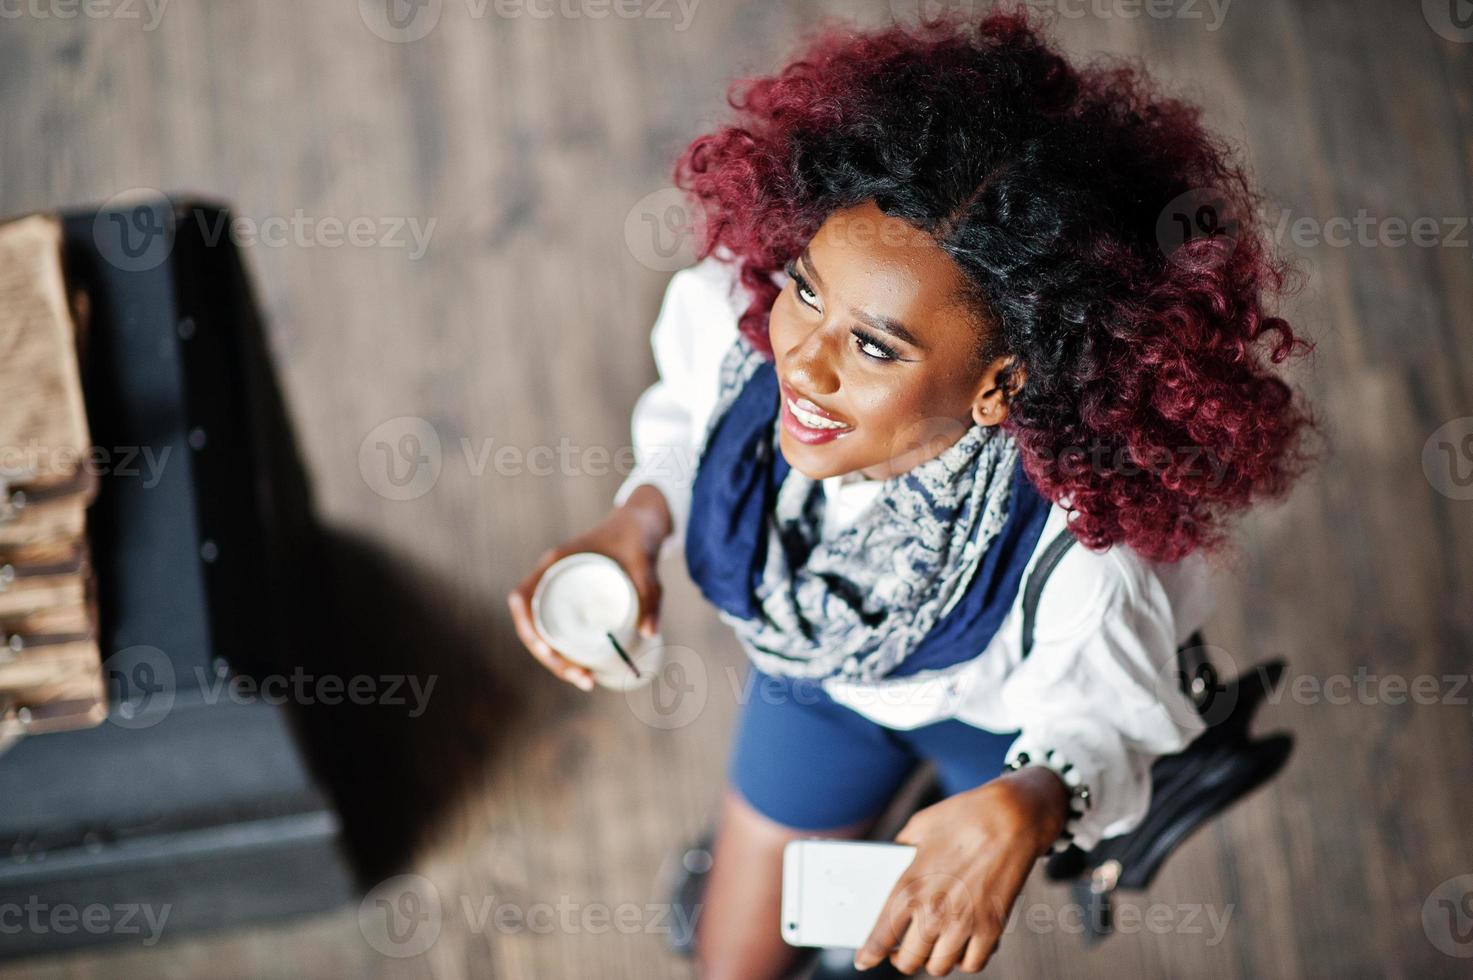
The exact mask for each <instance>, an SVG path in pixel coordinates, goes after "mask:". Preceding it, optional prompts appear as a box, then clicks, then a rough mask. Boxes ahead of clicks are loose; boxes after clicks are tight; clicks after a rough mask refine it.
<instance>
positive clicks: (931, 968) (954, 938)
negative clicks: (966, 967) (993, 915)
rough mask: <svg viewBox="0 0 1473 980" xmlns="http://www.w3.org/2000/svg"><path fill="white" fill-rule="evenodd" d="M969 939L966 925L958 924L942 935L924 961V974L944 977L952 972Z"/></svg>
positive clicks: (969, 934)
mask: <svg viewBox="0 0 1473 980" xmlns="http://www.w3.org/2000/svg"><path fill="white" fill-rule="evenodd" d="M971 938H972V937H971V929H970V928H969V924H968V923H958V924H957V925H955V926H953V927H952V928H950V929H948V930H947V931H946V932H944V933H942V935H941V938H940V939H938V940H936V945H935V946H934V947H932V949H931V955H930V956H929V957H928V958H927V959H926V972H927V973H929V974H931V976H933V977H944V976H946V975H947V974H948V973H950V972H951V971H952V970H954V969H955V968H956V965H957V961H959V960H960V959H961V958H962V953H963V951H964V950H966V948H967V945H968V942H969V940H970V939H971Z"/></svg>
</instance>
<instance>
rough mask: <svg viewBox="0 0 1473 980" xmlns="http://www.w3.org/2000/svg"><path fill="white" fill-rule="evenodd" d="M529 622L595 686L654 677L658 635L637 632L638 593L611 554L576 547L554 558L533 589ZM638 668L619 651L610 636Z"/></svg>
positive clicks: (660, 658)
mask: <svg viewBox="0 0 1473 980" xmlns="http://www.w3.org/2000/svg"><path fill="white" fill-rule="evenodd" d="M532 621H533V623H534V624H535V625H536V627H537V632H538V633H540V634H541V635H542V638H543V639H544V640H546V641H547V642H548V643H549V644H550V645H551V646H552V648H553V649H554V650H556V651H557V652H558V653H561V654H562V655H563V656H564V657H566V658H567V659H568V660H571V661H572V662H573V663H576V664H578V665H579V666H581V667H587V668H588V669H589V671H591V672H592V673H593V679H594V681H596V682H597V683H598V685H599V686H600V687H607V688H611V689H613V690H616V691H630V690H633V689H635V688H639V687H643V686H644V685H646V684H648V683H649V682H650V681H652V680H654V678H655V675H656V674H657V673H659V670H660V667H661V665H662V664H663V663H664V660H665V646H664V643H663V642H662V641H661V639H660V638H659V637H658V636H653V637H648V638H646V637H644V636H641V635H640V633H639V630H638V628H637V624H638V622H639V594H638V593H637V592H636V591H635V589H634V580H633V579H631V578H630V577H629V576H628V575H627V574H625V572H624V569H623V568H622V567H621V566H620V565H619V563H618V562H616V561H614V559H612V558H610V557H608V556H607V555H600V554H598V553H596V552H592V551H580V552H578V553H577V554H574V555H568V556H567V557H566V558H562V559H560V560H558V561H556V562H554V563H553V564H552V565H551V566H549V567H548V569H547V571H545V572H543V573H542V578H541V579H539V580H538V582H537V588H536V589H535V590H534V591H533V593H532ZM610 634H612V635H613V637H614V639H615V640H617V641H618V642H619V646H621V647H622V648H623V649H624V652H625V653H626V654H628V655H629V659H630V660H632V661H633V662H634V665H635V666H636V667H637V668H639V676H638V677H636V676H635V675H634V671H632V670H630V669H629V665H628V664H626V663H625V662H624V659H623V658H622V657H620V656H619V652H618V651H617V650H615V649H614V645H613V644H612V643H610V642H609V635H610Z"/></svg>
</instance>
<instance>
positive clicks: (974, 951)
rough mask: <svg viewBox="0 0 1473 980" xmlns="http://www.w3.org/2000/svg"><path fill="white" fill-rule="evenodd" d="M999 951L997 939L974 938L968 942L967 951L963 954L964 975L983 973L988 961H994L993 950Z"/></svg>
mask: <svg viewBox="0 0 1473 980" xmlns="http://www.w3.org/2000/svg"><path fill="white" fill-rule="evenodd" d="M995 949H997V937H996V936H993V937H992V938H990V939H989V938H987V937H984V936H973V937H972V938H971V939H969V940H967V950H966V952H965V953H963V954H962V972H963V973H981V972H982V968H983V967H984V966H986V965H987V961H988V960H990V959H992V952H993V950H995Z"/></svg>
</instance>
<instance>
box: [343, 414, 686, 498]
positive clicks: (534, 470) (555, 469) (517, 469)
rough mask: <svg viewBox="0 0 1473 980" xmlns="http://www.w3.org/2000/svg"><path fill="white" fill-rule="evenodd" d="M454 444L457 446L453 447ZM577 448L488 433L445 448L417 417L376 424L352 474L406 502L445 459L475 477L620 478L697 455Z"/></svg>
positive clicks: (676, 472) (428, 486) (661, 471)
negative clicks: (522, 442)
mask: <svg viewBox="0 0 1473 980" xmlns="http://www.w3.org/2000/svg"><path fill="white" fill-rule="evenodd" d="M457 450H458V451H457ZM640 455H641V454H640V452H638V451H636V449H635V447H634V446H614V447H610V446H599V445H591V446H583V445H579V444H577V443H575V442H573V441H572V440H571V439H569V438H568V437H566V436H564V437H562V438H561V439H559V440H558V441H557V443H555V444H551V443H544V444H539V445H533V446H519V445H517V444H515V443H509V442H499V441H498V440H497V439H496V438H495V437H494V436H488V437H485V438H481V439H472V438H470V437H469V436H462V437H461V438H460V440H459V442H458V443H456V444H455V448H454V449H451V450H449V451H448V452H447V450H446V448H445V445H444V442H443V441H442V440H441V438H440V434H439V432H438V431H437V430H436V429H435V426H434V424H433V423H431V422H430V421H429V420H427V419H424V418H421V417H420V416H417V415H401V416H399V417H398V418H392V419H389V420H388V421H386V422H382V423H380V424H379V425H376V426H374V428H373V429H372V430H371V431H370V432H369V433H368V435H366V436H364V437H363V440H362V441H361V442H360V443H359V444H358V474H359V476H361V477H362V478H363V482H364V483H365V484H367V485H368V488H369V489H370V490H372V491H373V492H374V493H376V494H378V495H379V496H381V497H383V498H385V499H386V500H414V499H416V498H418V497H423V496H424V495H425V494H427V493H429V492H430V491H431V490H433V489H434V488H435V485H436V484H437V483H439V480H440V476H441V474H442V473H443V472H444V469H445V466H446V465H447V463H448V462H456V463H457V464H458V465H461V466H463V467H464V468H465V471H466V472H467V473H468V474H469V475H470V476H471V477H472V478H475V479H480V478H481V477H484V476H486V475H487V473H492V474H495V475H496V476H504V477H525V476H535V477H576V476H592V477H604V476H608V475H610V474H617V475H619V476H627V475H628V474H630V473H632V472H633V471H634V469H635V467H636V463H639V464H640V469H641V470H642V472H645V473H647V474H650V475H662V476H670V477H672V478H673V477H681V476H686V475H689V474H693V473H694V472H695V468H696V465H697V463H698V461H699V453H698V452H697V450H696V449H695V448H693V447H691V446H683V445H674V446H647V447H645V448H644V450H643V458H642V459H641V458H640Z"/></svg>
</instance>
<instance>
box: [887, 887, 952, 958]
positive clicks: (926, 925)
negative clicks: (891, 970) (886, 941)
mask: <svg viewBox="0 0 1473 980" xmlns="http://www.w3.org/2000/svg"><path fill="white" fill-rule="evenodd" d="M945 901H946V897H945V895H941V894H934V895H930V896H927V897H926V898H925V899H924V901H922V902H917V903H916V908H915V911H914V913H913V914H912V916H911V920H910V928H908V929H907V930H906V931H905V935H904V936H902V937H901V939H900V948H899V949H897V950H896V951H895V952H894V953H892V954H890V962H891V963H892V964H894V966H895V969H897V970H899V971H900V972H901V973H904V974H907V975H909V974H912V973H914V972H916V971H917V970H919V969H920V968H921V967H922V966H923V965H925V963H926V961H927V960H929V959H930V958H931V951H932V950H933V949H934V948H935V946H936V942H937V940H938V939H940V937H941V932H940V929H939V928H938V925H939V923H941V922H942V921H943V917H942V915H940V914H938V913H939V912H940V911H941V905H942V904H943V903H944V902H945Z"/></svg>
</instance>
